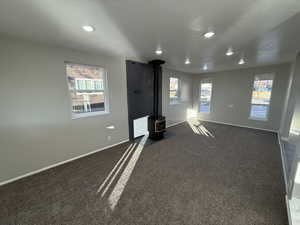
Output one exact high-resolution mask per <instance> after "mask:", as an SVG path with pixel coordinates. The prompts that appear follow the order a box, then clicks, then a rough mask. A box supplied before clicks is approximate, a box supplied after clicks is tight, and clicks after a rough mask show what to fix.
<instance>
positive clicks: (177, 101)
mask: <svg viewBox="0 0 300 225" xmlns="http://www.w3.org/2000/svg"><path fill="white" fill-rule="evenodd" d="M171 78H176V79H177V80H178V93H179V96H178V99H177V100H176V101H175V102H171V98H170V91H171V89H170V80H171ZM168 81H169V83H168V86H169V88H168V98H169V105H179V104H181V80H180V78H179V77H177V76H170V77H169V79H168Z"/></svg>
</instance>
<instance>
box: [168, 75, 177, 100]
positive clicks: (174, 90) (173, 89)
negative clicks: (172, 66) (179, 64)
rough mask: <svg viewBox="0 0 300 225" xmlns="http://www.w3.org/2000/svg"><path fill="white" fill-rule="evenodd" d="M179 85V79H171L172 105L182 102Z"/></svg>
mask: <svg viewBox="0 0 300 225" xmlns="http://www.w3.org/2000/svg"><path fill="white" fill-rule="evenodd" d="M179 83H180V82H179V79H178V78H175V77H170V89H169V98H170V104H171V105H173V104H178V103H179V102H180V92H179V86H180V84H179Z"/></svg>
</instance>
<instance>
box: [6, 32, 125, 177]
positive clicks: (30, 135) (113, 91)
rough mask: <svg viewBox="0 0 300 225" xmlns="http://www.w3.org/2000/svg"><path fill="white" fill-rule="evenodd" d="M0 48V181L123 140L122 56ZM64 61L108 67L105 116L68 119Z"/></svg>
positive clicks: (17, 44) (11, 45) (16, 43)
mask: <svg viewBox="0 0 300 225" xmlns="http://www.w3.org/2000/svg"><path fill="white" fill-rule="evenodd" d="M0 49H1V51H0V107H1V110H0V143H1V145H0V151H1V152H0V154H1V157H0V182H3V181H5V180H8V179H11V178H14V177H17V176H20V175H23V174H25V173H28V172H31V171H35V170H37V169H40V168H43V167H46V166H49V165H52V164H54V163H58V162H61V161H64V160H67V159H70V158H72V157H75V156H79V155H82V154H85V153H88V152H91V151H94V150H96V149H99V148H103V147H105V146H108V145H112V144H114V143H118V142H120V141H123V140H126V139H128V121H127V92H126V69H125V59H124V58H123V57H112V56H101V55H92V54H87V53H82V52H77V51H74V50H70V49H63V48H57V47H50V46H46V45H42V44H38V43H33V42H29V41H23V40H18V39H12V38H8V37H0ZM64 61H71V62H76V63H84V64H91V65H100V66H103V67H105V68H106V69H107V71H108V86H109V102H110V114H108V115H101V116H95V117H89V118H81V119H75V120H72V119H71V102H70V98H69V93H68V87H67V82H66V74H65V67H64ZM110 124H114V125H115V127H116V129H115V130H107V129H106V126H107V125H110ZM107 136H111V140H110V141H109V140H108V139H107Z"/></svg>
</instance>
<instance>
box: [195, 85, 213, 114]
mask: <svg viewBox="0 0 300 225" xmlns="http://www.w3.org/2000/svg"><path fill="white" fill-rule="evenodd" d="M203 83H211V96H210V105H209V112H201V111H200V104H201V84H203ZM198 95H199V97H198V101H199V107H198V113H201V114H206V115H209V114H211V112H212V104H211V103H212V97H213V82H212V79H203V80H202V81H200V84H199V90H198Z"/></svg>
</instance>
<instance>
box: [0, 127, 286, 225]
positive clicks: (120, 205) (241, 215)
mask: <svg viewBox="0 0 300 225" xmlns="http://www.w3.org/2000/svg"><path fill="white" fill-rule="evenodd" d="M202 124H203V126H204V127H205V129H206V130H204V131H205V132H203V129H202V132H199V133H198V134H196V133H194V132H193V130H192V129H191V128H190V126H189V125H188V124H187V123H184V124H181V125H178V126H175V127H172V128H169V129H168V133H167V134H166V136H167V137H166V138H165V139H164V140H162V141H159V142H151V141H148V142H147V144H146V146H145V148H144V149H143V150H142V152H141V154H140V155H138V153H139V149H135V151H134V152H131V153H128V158H127V159H126V160H125V159H124V166H123V167H119V168H120V171H119V173H116V174H118V175H116V177H115V179H112V180H113V181H112V184H111V186H110V188H109V189H108V191H107V192H106V193H105V195H104V196H103V197H101V194H103V189H102V190H101V191H100V192H99V193H97V190H98V189H99V187H100V185H101V184H102V182H103V181H104V180H105V178H106V177H107V176H108V175H109V173H110V171H111V170H112V168H113V167H114V165H115V164H116V163H117V162H118V160H119V159H120V158H121V156H122V155H123V153H124V152H125V150H126V148H127V147H128V145H129V143H127V144H122V145H120V146H117V147H114V148H112V149H110V150H105V151H102V152H99V153H97V154H94V155H91V156H89V157H85V158H83V159H79V160H76V161H74V162H71V163H68V164H65V165H63V166H59V167H56V168H54V169H51V170H48V171H45V172H43V173H40V174H37V175H34V176H31V177H29V178H25V179H23V180H20V181H18V182H15V183H12V184H8V185H5V186H2V187H0V224H1V225H11V224H18V225H33V224H38V225H42V224H47V225H50V224H51V225H56V224H59V225H73V224H74V225H75V224H76V225H77V224H78V225H93V224H128V225H129V224H130V225H135V224H143V225H148V224H151V225H152V224H153V225H154V224H155V225H165V224H178V225H184V224H195V225H196V224H201V225H202V224H203V225H262V224H265V225H286V224H288V223H287V214H286V207H285V199H284V193H285V191H284V181H283V176H282V168H281V161H280V150H279V146H278V143H277V137H276V134H273V133H269V132H264V131H258V130H252V129H246V128H238V127H233V126H226V125H218V124H214V123H202ZM202 128H203V127H202ZM207 131H209V132H210V133H211V135H210V134H209V135H208V136H206V135H205V134H208V133H207ZM212 136H214V137H212ZM138 156H139V157H138ZM136 159H137V162H136V164H134V162H135V160H136ZM132 166H134V168H132ZM131 168H132V169H133V170H132V173H131V176H129V175H130V171H131ZM128 172H129V173H128ZM124 173H126V174H127V175H126V174H125V175H124ZM113 174H115V173H113ZM127 180H128V182H127V183H126V185H123V187H124V189H122V185H121V186H120V184H122V182H124V181H127ZM106 186H107V185H106ZM106 186H105V187H106ZM120 187H121V188H120ZM115 193H117V194H120V193H121V195H120V198H119V199H118V201H117V203H116V205H115V208H113V209H112V207H111V196H112V195H113V194H115Z"/></svg>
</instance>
